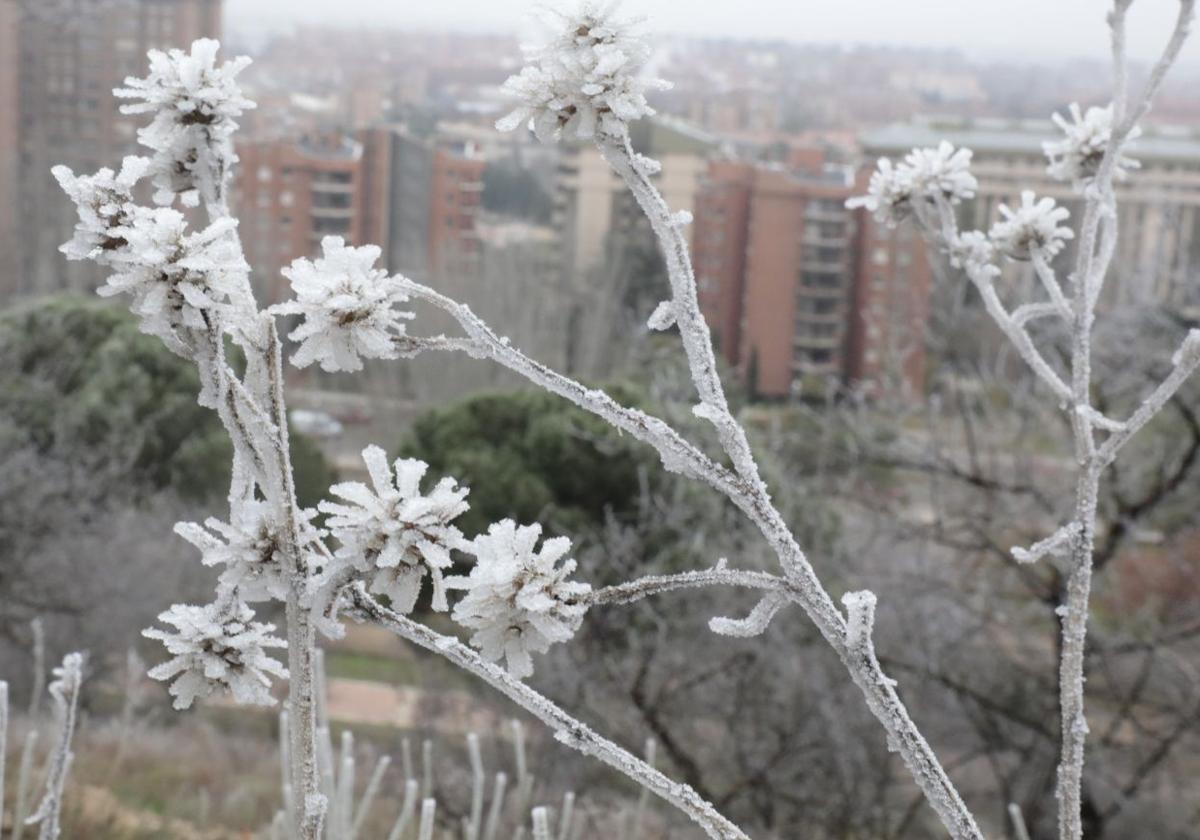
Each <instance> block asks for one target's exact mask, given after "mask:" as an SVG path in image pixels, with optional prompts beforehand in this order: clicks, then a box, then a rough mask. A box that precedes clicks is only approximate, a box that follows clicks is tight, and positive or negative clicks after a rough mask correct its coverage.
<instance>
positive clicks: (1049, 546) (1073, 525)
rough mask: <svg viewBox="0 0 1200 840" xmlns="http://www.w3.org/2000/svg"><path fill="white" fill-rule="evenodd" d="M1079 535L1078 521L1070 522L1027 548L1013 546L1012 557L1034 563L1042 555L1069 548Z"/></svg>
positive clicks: (1063, 551) (1019, 561) (1018, 560)
mask: <svg viewBox="0 0 1200 840" xmlns="http://www.w3.org/2000/svg"><path fill="white" fill-rule="evenodd" d="M1078 535H1079V523H1078V522H1070V523H1068V524H1066V525H1064V526H1062V527H1061V528H1059V529H1058V530H1057V531H1055V532H1054V533H1053V534H1051V535H1050V536H1048V537H1046V538H1045V539H1044V540H1038V541H1037V542H1035V543H1034V544H1033V545H1031V546H1029V548H1027V549H1026V548H1020V547H1018V546H1014V547H1013V549H1012V556H1013V559H1014V560H1016V561H1017V562H1018V563H1036V562H1037V561H1038V560H1041V559H1042V558H1043V557H1046V556H1048V555H1053V554H1063V553H1065V552H1066V551H1068V550H1070V548H1071V544H1072V542H1073V541H1074V540H1075V538H1076V537H1077V536H1078Z"/></svg>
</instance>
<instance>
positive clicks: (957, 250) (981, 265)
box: [948, 230, 1000, 279]
mask: <svg viewBox="0 0 1200 840" xmlns="http://www.w3.org/2000/svg"><path fill="white" fill-rule="evenodd" d="M948 251H949V254H950V264H951V265H952V266H954V267H955V268H961V269H963V270H964V271H965V272H967V274H968V275H970V276H971V277H977V278H987V279H990V278H993V277H997V276H999V274H1000V267H999V266H997V265H996V246H995V245H993V244H992V241H991V240H990V239H988V237H987V234H985V233H984V232H983V231H980V230H971V231H967V232H966V233H960V234H959V235H958V237H957V238H956V239H955V240H954V241H953V242H952V243H951V244H950V247H949V249H948Z"/></svg>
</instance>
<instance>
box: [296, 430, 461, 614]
mask: <svg viewBox="0 0 1200 840" xmlns="http://www.w3.org/2000/svg"><path fill="white" fill-rule="evenodd" d="M362 457H363V461H364V462H365V463H366V465H367V471H368V473H369V474H370V476H371V485H372V487H367V486H366V485H365V484H362V483H360V482H357V481H350V482H344V483H342V484H335V485H334V486H333V487H331V488H330V491H329V492H330V493H332V494H333V495H334V496H337V497H339V498H341V499H344V500H345V501H346V502H347V504H340V503H337V502H328V501H325V502H321V504H320V505H319V509H320V510H321V511H322V512H324V513H327V514H329V515H330V516H329V520H328V525H329V528H330V530H331V531H332V533H333V535H334V536H335V537H337V539H338V541H339V542H340V543H341V546H340V547H339V548H338V550H337V552H336V554H335V556H336V557H337V559H338V560H339V561H340V562H341V563H343V564H345V565H347V566H350V567H352V568H354V569H357V570H358V571H362V572H366V573H368V574H369V575H370V576H371V584H370V591H371V592H373V593H375V594H382V595H386V596H388V598H389V599H390V600H391V604H392V609H393V610H395V611H396V612H399V613H409V612H412V609H413V607H414V606H416V603H417V596H418V595H419V594H420V591H421V581H422V580H423V579H424V577H425V575H426V574H428V575H429V577H430V580H431V581H432V584H433V608H434V609H435V610H445V609H447V607H448V605H447V603H446V590H445V587H444V586H443V580H442V572H443V570H445V569H448V568H449V567H450V565H451V564H452V562H453V561H452V559H451V556H450V552H451V551H452V550H454V549H459V550H463V549H466V548H467V547H468V543H467V541H466V540H465V539H464V538H463V535H462V532H461V531H459V530H458V528H457V527H455V526H454V525H453V524H451V523H452V522H453V521H454V520H455V519H457V518H458V517H459V516H461V515H462V514H464V513H466V511H467V509H468V508H469V505H468V504H467V501H466V499H467V493H468V490H467V488H465V487H459V486H458V482H457V481H455V479H453V478H450V477H446V478H443V479H441V480H440V481H439V482H438V483H437V484H436V485H434V487H433V489H432V490H430V491H429V492H428V493H422V492H421V479H422V478H424V476H425V472H426V470H428V468H429V466H428V465H427V464H426V463H424V462H423V461H417V460H414V459H411V458H399V459H397V460H396V463H395V470H396V472H395V476H394V477H393V475H392V471H391V469H389V467H388V462H387V454H386V453H385V452H384V451H383V450H382V449H380V448H379V447H378V446H368V447H367V448H366V449H364V450H363V453H362Z"/></svg>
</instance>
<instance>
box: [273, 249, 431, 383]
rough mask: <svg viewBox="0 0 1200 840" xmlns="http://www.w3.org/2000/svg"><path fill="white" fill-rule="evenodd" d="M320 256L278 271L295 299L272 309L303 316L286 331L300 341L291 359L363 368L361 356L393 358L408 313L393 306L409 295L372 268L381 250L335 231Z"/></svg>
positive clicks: (334, 368) (334, 367) (329, 367)
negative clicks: (350, 243)
mask: <svg viewBox="0 0 1200 840" xmlns="http://www.w3.org/2000/svg"><path fill="white" fill-rule="evenodd" d="M321 250H322V252H323V253H324V256H322V257H318V258H317V259H316V260H308V259H304V258H301V259H298V260H296V261H294V262H293V263H292V264H291V266H290V267H289V268H285V269H284V270H283V274H284V276H285V277H287V278H288V280H290V281H291V283H292V290H293V291H294V292H295V293H296V299H295V300H292V301H288V302H286V303H282V304H279V305H278V306H273V307H271V311H272V312H274V313H278V314H284V315H302V316H303V318H304V320H303V321H302V323H301V324H300V326H298V327H296V329H294V330H293V331H292V332H291V334H290V335H289V336H288V337H289V338H291V339H292V340H293V341H299V342H301V344H300V349H299V350H297V351H296V352H295V353H294V354H292V364H294V365H295V366H296V367H301V368H302V367H307V366H308V365H310V364H312V363H313V362H317V363H318V364H320V366H321V369H322V370H327V371H339V370H344V371H356V370H362V360H361V359H360V358H359V357H360V356H365V357H367V358H371V359H394V358H396V356H397V350H396V346H395V343H394V342H393V341H392V339H393V337H395V336H402V335H404V323H403V322H404V320H405V319H408V318H411V317H412V313H411V312H401V311H398V310H396V309H393V305H394V304H397V303H404V302H405V301H407V300H408V296H407V295H405V294H404V292H403V291H401V284H400V282H399V280H397V279H396V278H394V277H388V274H387V272H386V271H384V270H382V269H378V268H375V267H374V265H375V261H376V260H377V259H379V254H380V250H379V248H378V247H376V246H374V245H365V246H363V247H361V248H354V247H349V246H347V245H346V242H345V240H344V239H342V238H341V237H340V236H327V237H325V238H324V239H323V240H321Z"/></svg>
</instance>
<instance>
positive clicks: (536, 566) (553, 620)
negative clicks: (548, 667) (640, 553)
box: [446, 519, 591, 677]
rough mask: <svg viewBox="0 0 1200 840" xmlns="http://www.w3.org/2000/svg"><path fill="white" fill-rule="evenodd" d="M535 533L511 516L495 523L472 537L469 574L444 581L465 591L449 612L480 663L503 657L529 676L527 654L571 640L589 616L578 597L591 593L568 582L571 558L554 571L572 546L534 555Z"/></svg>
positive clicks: (562, 544) (562, 542)
mask: <svg viewBox="0 0 1200 840" xmlns="http://www.w3.org/2000/svg"><path fill="white" fill-rule="evenodd" d="M541 533H542V528H541V526H540V525H525V526H521V527H518V526H517V524H516V523H515V522H513V521H512V520H511V519H505V520H504V521H502V522H497V523H495V524H493V525H492V526H491V527H490V528H488V532H487V533H486V534H481V535H480V536H478V537H476V538H475V541H474V543H473V546H472V552H473V553H474V555H475V558H476V561H475V565H474V566H473V567H472V568H471V572H470V574H469V575H467V576H466V577H455V578H448V579H447V581H446V585H447V586H449V587H451V588H452V589H465V590H466V592H467V594H466V595H465V596H464V597H463V599H462V600H461V601H459V602H458V603H457V604H455V605H454V611H453V613H451V615H452V616H453V618H454V620H455V621H457V622H458V623H460V624H462V625H463V626H465V627H469V628H470V629H472V630H474V631H475V633H474V634H473V635H472V636H471V644H472V645H474V646H475V647H477V648H479V649H480V652H481V653H482V654H483V657H484V658H485V659H489V660H491V661H493V662H495V661H499V660H500V659H505V660H506V661H507V664H508V670H509V671H510V672H511V673H512V674H513V675H514V676H517V677H527V676H529V675H530V674H532V673H533V660H532V659H531V658H530V654H531V653H544V652H545V651H546V650H548V649H549V648H550V645H552V644H553V643H555V642H565V641H567V640H568V639H570V638H571V637H572V636H573V635H575V631H577V630H578V629H579V625H580V623H581V622H582V621H583V615H584V613H585V612H587V605H586V604H584V603H582V602H581V600H580V599H581V597H582V596H583V595H586V594H587V593H588V592H590V591H591V587H590V586H589V585H588V584H586V583H578V582H574V581H570V580H567V578H568V576H570V574H571V573H572V572H574V571H575V561H574V560H567V561H565V562H564V563H563V564H562V565H561V566H559V567H558V568H555V564H556V563H557V562H558V561H559V559H560V558H562V557H563V556H564V555H565V554H566V553H567V552H568V551H570V550H571V541H570V540H568V539H567V538H566V537H555V538H553V539H549V540H546V541H545V542H543V543H542V547H541V550H540V551H535V547H536V546H537V541H538V538H539V537H540V536H541Z"/></svg>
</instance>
